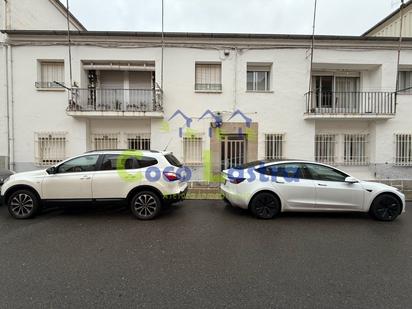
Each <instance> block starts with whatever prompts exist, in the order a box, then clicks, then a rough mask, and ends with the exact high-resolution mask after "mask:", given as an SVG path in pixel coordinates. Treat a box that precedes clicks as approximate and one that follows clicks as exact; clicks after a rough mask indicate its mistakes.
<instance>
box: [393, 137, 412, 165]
mask: <svg viewBox="0 0 412 309" xmlns="http://www.w3.org/2000/svg"><path fill="white" fill-rule="evenodd" d="M395 165H399V166H412V134H396V135H395Z"/></svg>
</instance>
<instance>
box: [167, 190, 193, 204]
mask: <svg viewBox="0 0 412 309" xmlns="http://www.w3.org/2000/svg"><path fill="white" fill-rule="evenodd" d="M188 189H189V186H186V187H185V189H184V190H182V191H180V192H179V193H176V194H169V195H165V196H163V199H164V201H166V202H169V203H177V202H181V201H183V200H184V199H185V198H186V194H187V191H188Z"/></svg>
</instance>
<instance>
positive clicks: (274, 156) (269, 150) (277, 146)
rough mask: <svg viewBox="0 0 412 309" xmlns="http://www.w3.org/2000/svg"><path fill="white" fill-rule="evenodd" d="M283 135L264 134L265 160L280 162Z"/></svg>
mask: <svg viewBox="0 0 412 309" xmlns="http://www.w3.org/2000/svg"><path fill="white" fill-rule="evenodd" d="M284 142H285V135H284V134H265V159H266V160H280V159H283V156H284V154H283V151H284V147H283V145H284Z"/></svg>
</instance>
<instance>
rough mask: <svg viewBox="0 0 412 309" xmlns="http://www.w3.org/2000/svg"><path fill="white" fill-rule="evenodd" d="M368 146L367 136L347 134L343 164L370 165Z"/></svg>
mask: <svg viewBox="0 0 412 309" xmlns="http://www.w3.org/2000/svg"><path fill="white" fill-rule="evenodd" d="M367 146H368V135H367V134H345V135H344V154H343V163H344V164H350V165H365V164H368V163H369V158H368V155H367Z"/></svg>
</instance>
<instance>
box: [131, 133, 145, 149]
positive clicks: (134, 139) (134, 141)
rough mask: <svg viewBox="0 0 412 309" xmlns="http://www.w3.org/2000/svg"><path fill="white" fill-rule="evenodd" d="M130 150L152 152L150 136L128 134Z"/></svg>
mask: <svg viewBox="0 0 412 309" xmlns="http://www.w3.org/2000/svg"><path fill="white" fill-rule="evenodd" d="M126 143H127V148H128V149H133V150H150V134H132V133H131V134H126Z"/></svg>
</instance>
